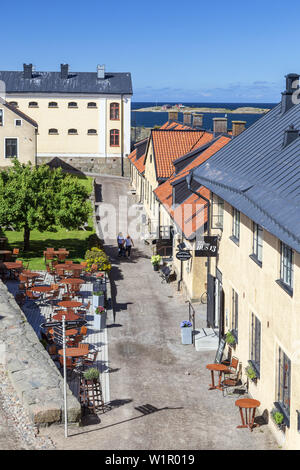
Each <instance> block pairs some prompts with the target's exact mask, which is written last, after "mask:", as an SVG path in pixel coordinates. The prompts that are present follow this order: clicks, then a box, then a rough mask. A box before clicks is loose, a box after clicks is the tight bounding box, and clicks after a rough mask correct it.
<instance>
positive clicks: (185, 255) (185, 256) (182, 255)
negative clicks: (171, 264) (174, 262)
mask: <svg viewBox="0 0 300 470" xmlns="http://www.w3.org/2000/svg"><path fill="white" fill-rule="evenodd" d="M191 257H192V255H191V253H190V252H189V251H178V253H176V258H177V259H179V261H187V260H189V259H190V258H191Z"/></svg>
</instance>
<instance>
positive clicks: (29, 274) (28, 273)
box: [22, 271, 40, 286]
mask: <svg viewBox="0 0 300 470" xmlns="http://www.w3.org/2000/svg"><path fill="white" fill-rule="evenodd" d="M22 276H24V277H27V281H26V284H27V286H28V283H29V281H30V280H32V279H34V278H35V277H39V276H40V273H33V272H31V271H23V272H22Z"/></svg>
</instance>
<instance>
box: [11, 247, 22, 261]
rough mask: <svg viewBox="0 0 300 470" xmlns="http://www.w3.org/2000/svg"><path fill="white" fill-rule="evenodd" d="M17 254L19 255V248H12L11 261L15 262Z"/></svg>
mask: <svg viewBox="0 0 300 470" xmlns="http://www.w3.org/2000/svg"><path fill="white" fill-rule="evenodd" d="M19 253H20V250H19V248H14V249H13V251H12V254H11V257H12V259H13V260H16V258H17V257H18V255H19Z"/></svg>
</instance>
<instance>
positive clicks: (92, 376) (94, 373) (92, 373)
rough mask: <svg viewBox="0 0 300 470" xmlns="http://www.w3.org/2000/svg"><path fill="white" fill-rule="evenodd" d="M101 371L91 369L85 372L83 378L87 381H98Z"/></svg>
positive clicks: (94, 368)
mask: <svg viewBox="0 0 300 470" xmlns="http://www.w3.org/2000/svg"><path fill="white" fill-rule="evenodd" d="M99 375H100V373H99V370H98V369H96V367H90V369H88V370H86V371H85V372H83V377H84V378H85V380H97V379H99Z"/></svg>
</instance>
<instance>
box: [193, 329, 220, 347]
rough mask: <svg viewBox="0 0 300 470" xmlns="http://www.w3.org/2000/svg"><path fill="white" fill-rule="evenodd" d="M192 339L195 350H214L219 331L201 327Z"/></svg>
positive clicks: (217, 341) (217, 343)
mask: <svg viewBox="0 0 300 470" xmlns="http://www.w3.org/2000/svg"><path fill="white" fill-rule="evenodd" d="M194 339H195V348H196V351H212V350H214V351H216V350H217V349H218V345H219V331H218V330H217V329H215V330H214V329H213V328H201V329H200V330H199V331H197V333H196V334H195V337H194Z"/></svg>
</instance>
